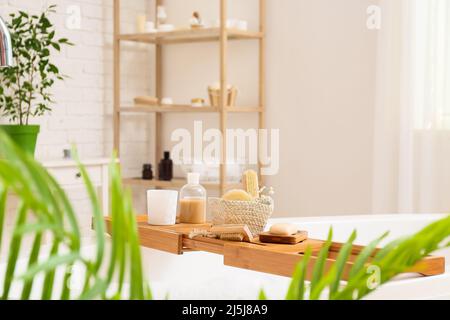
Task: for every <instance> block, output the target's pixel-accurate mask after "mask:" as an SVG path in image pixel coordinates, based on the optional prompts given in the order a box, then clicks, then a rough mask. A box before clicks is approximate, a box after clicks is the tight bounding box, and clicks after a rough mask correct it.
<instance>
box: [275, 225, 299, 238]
mask: <svg viewBox="0 0 450 320" xmlns="http://www.w3.org/2000/svg"><path fill="white" fill-rule="evenodd" d="M297 231H298V228H297V226H296V225H295V224H289V223H278V224H274V225H273V226H271V227H270V234H273V235H276V236H290V235H293V234H296V233H297Z"/></svg>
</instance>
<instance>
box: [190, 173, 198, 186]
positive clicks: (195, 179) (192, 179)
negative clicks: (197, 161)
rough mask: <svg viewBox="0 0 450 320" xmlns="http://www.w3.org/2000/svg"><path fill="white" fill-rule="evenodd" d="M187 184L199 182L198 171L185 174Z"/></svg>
mask: <svg viewBox="0 0 450 320" xmlns="http://www.w3.org/2000/svg"><path fill="white" fill-rule="evenodd" d="M187 182H188V184H199V183H200V173H197V172H190V173H188V175H187Z"/></svg>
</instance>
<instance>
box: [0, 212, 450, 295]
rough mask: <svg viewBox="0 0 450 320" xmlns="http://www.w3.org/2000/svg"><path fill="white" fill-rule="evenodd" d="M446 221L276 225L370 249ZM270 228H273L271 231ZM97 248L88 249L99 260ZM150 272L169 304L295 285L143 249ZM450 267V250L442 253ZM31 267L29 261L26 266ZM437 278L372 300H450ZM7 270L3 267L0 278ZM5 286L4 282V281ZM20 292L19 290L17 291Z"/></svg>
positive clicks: (448, 280)
mask: <svg viewBox="0 0 450 320" xmlns="http://www.w3.org/2000/svg"><path fill="white" fill-rule="evenodd" d="M442 217H444V216H443V215H433V214H430V215H372V216H348V217H320V218H289V219H273V220H271V221H270V224H273V223H275V222H290V223H296V224H298V225H299V226H300V227H301V229H303V230H308V232H309V234H310V237H313V238H326V235H327V232H328V229H329V227H330V226H333V228H334V235H335V238H334V240H336V241H345V240H346V238H347V237H348V236H349V235H350V233H351V232H352V230H353V229H356V230H357V231H358V239H357V241H356V243H358V244H363V245H364V244H367V243H368V242H369V241H371V240H373V239H374V238H375V237H377V236H379V235H381V234H382V233H383V232H385V231H387V230H390V231H391V234H390V236H389V238H388V239H386V241H389V240H392V239H394V238H397V237H399V236H402V235H408V234H411V233H414V232H416V231H418V230H420V229H421V228H422V227H424V226H425V225H427V224H428V223H430V222H432V221H435V220H437V219H439V218H442ZM270 224H269V225H270ZM94 250H95V246H85V247H84V251H85V252H86V253H87V254H93V252H94ZM142 253H143V262H144V269H145V272H146V275H147V278H148V279H149V281H150V285H151V287H152V290H153V293H154V296H155V297H156V298H159V299H164V298H165V297H166V296H167V295H168V296H169V298H170V299H226V300H228V299H255V298H257V296H258V292H259V290H260V289H261V288H264V289H265V291H266V293H267V295H268V297H269V298H271V299H282V298H283V297H284V295H285V293H286V290H287V287H288V284H289V279H288V278H285V277H279V276H273V275H267V274H263V273H259V272H254V271H247V270H242V269H237V268H233V267H227V266H224V265H223V257H222V256H219V255H214V254H209V253H203V252H191V253H186V254H184V255H182V256H175V255H171V254H168V253H164V252H159V251H155V250H151V249H145V248H143V249H142ZM439 254H440V255H444V256H446V264H447V266H448V265H449V264H448V263H449V261H450V250H443V251H441V252H439ZM21 265H25V261H21ZM446 269H447V272H446V273H445V274H443V275H439V276H434V277H421V276H418V275H410V276H408V277H404V276H403V277H401V279H396V280H395V281H392V282H390V283H388V284H386V285H384V286H383V287H381V288H379V289H378V290H377V291H375V292H374V293H373V294H372V295H371V296H370V297H369V298H370V299H450V272H448V270H449V269H448V267H447V268H446ZM2 270H4V266H2V265H0V272H2ZM0 283H1V279H0ZM15 289H16V288H15Z"/></svg>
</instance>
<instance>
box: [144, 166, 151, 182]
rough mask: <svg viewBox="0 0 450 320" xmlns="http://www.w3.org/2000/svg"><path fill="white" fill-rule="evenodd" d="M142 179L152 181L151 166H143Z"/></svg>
mask: <svg viewBox="0 0 450 320" xmlns="http://www.w3.org/2000/svg"><path fill="white" fill-rule="evenodd" d="M142 179H144V180H152V179H153V170H152V165H151V164H144V167H143V169H142Z"/></svg>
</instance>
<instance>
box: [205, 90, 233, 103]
mask: <svg viewBox="0 0 450 320" xmlns="http://www.w3.org/2000/svg"><path fill="white" fill-rule="evenodd" d="M208 95H209V103H210V104H211V107H219V106H220V89H217V88H213V87H208ZM236 97H237V89H236V87H231V88H229V89H228V90H227V107H234V106H235V104H236Z"/></svg>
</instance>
